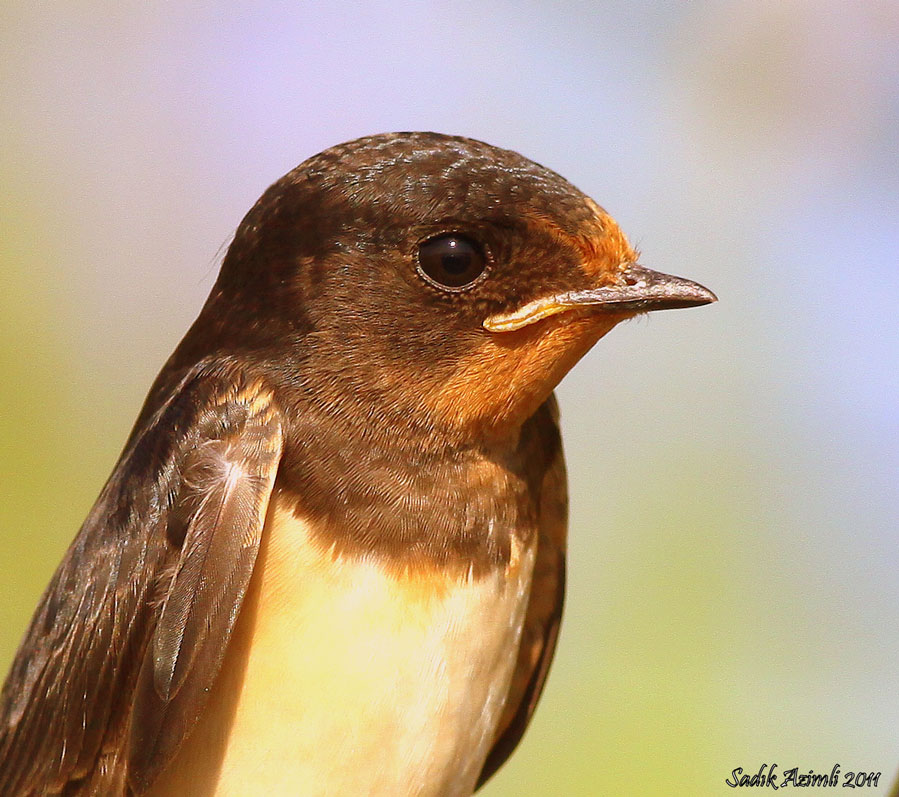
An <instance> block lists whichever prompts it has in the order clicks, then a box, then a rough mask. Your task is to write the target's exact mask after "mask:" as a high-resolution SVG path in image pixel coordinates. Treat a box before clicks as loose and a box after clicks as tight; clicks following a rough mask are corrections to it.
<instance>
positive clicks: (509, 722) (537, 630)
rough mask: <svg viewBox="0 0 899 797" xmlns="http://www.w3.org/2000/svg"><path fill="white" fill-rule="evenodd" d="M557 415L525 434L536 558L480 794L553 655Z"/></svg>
mask: <svg viewBox="0 0 899 797" xmlns="http://www.w3.org/2000/svg"><path fill="white" fill-rule="evenodd" d="M558 422H559V411H558V407H557V405H556V401H555V397H550V399H549V400H548V401H547V402H546V403H545V404H544V405H543V406H542V407H541V408H540V410H539V411H538V412H537V413H536V415H535V416H534V417H533V418H532V419H531V421H530V425H529V426H527V427H525V429H523V430H522V431H523V435H524V434H527V435H528V436H529V438H530V440H529V442H530V444H531V445H532V446H533V448H532V450H531V451H530V452H529V453H530V461H531V462H532V464H533V469H534V471H535V482H536V484H535V487H536V488H537V494H538V495H539V496H540V499H539V500H540V504H539V508H538V509H539V528H538V537H537V558H536V561H535V563H534V575H533V579H532V581H531V594H530V597H529V599H528V608H527V612H526V614H525V619H524V628H523V630H522V635H521V644H520V647H519V649H518V661H517V663H516V665H515V671H514V672H513V674H512V683H511V685H510V687H509V696H508V698H507V699H506V705H505V708H504V710H503V715H502V717H501V718H500V722H499V727H498V729H497V732H496V736H495V738H494V742H493V747H492V748H491V750H490V753H489V754H488V755H487V760H486V761H485V762H484V767H483V769H482V770H481V774H480V776H479V778H478V788H480V787H481V786H482V785H483V784H484V783H485V782H486V781H487V780H488V779H489V778H490V777H491V776H492V775H493V774H494V773H495V772H496V770H497V769H499V768H500V767H501V766H502V765H503V763H505V761H506V759H507V758H508V757H509V756H510V755H511V754H512V751H513V750H514V749H515V748H516V747H517V746H518V743H519V742H520V741H521V737H522V736H523V735H524V732H525V729H526V728H527V726H528V723H530V721H531V717H532V716H533V714H534V710H535V709H536V707H537V701H538V700H539V699H540V695H541V694H542V692H543V686H544V685H545V683H546V676H547V674H548V673H549V666H550V664H551V663H552V659H553V654H554V653H555V650H556V641H557V639H558V636H559V626H560V623H561V621H562V606H563V603H564V600H565V552H566V537H567V532H568V490H567V476H566V473H565V459H564V456H563V454H562V440H561V436H560V434H559V427H558Z"/></svg>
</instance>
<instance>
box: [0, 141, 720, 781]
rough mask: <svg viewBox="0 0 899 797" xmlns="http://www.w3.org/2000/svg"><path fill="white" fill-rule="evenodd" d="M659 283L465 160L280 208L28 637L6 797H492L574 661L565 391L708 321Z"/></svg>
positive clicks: (430, 149) (183, 361)
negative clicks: (575, 368)
mask: <svg viewBox="0 0 899 797" xmlns="http://www.w3.org/2000/svg"><path fill="white" fill-rule="evenodd" d="M635 260H636V253H634V252H633V250H631V249H630V247H629V246H628V244H627V241H626V240H625V238H624V236H623V235H622V234H621V232H620V231H619V230H618V228H617V226H616V225H615V223H614V222H613V221H612V220H611V218H610V217H609V216H608V215H606V214H605V212H604V211H602V210H601V209H600V208H598V206H597V205H596V204H595V203H593V202H592V200H590V199H589V198H587V197H585V196H584V195H583V194H582V193H581V192H579V191H578V190H577V189H575V188H574V187H573V186H571V185H570V184H569V183H567V182H566V181H565V180H563V179H562V178H561V177H559V176H558V175H556V174H554V173H553V172H551V171H549V170H547V169H544V168H543V167H540V166H538V165H536V164H534V163H532V162H531V161H528V160H526V159H525V158H523V157H521V156H520V155H517V154H516V153H513V152H509V151H505V150H499V149H496V148H494V147H490V146H488V145H486V144H483V143H480V142H476V141H472V140H469V139H463V138H455V137H450V136H442V135H438V134H433V133H397V134H389V135H381V136H372V137H369V138H365V139H359V140H358V141H354V142H349V143H348V144H344V145H341V146H338V147H334V148H332V149H330V150H327V151H326V152H323V153H321V154H320V155H317V156H315V157H314V158H311V159H310V160H308V161H306V162H305V163H304V164H302V165H301V166H299V167H298V168H297V169H295V170H294V171H293V172H291V173H290V174H288V175H287V176H285V177H284V178H283V179H281V180H280V181H278V182H277V183H275V185H273V186H272V187H271V188H270V189H269V190H268V191H267V192H266V193H265V194H264V195H263V197H262V198H261V199H260V200H259V202H258V203H257V204H256V205H255V207H254V208H253V209H252V210H251V211H250V212H249V214H248V215H247V217H246V218H245V219H244V221H243V222H242V224H241V225H240V227H239V229H238V230H237V233H236V235H235V238H234V241H233V243H232V244H231V247H230V249H229V251H228V254H227V255H226V257H225V261H224V263H223V266H222V269H221V273H220V275H219V278H218V280H217V282H216V284H215V286H214V287H213V290H212V293H211V294H210V297H209V299H208V300H207V302H206V305H205V306H204V308H203V310H202V312H201V313H200V316H199V317H198V319H197V321H196V322H195V323H194V325H193V327H192V328H191V330H190V331H189V332H188V334H187V336H186V337H185V338H184V340H183V341H182V343H181V344H180V346H179V347H178V349H177V350H176V351H175V353H174V354H173V355H172V357H171V359H170V360H169V362H168V363H167V364H166V366H165V368H164V369H163V371H162V373H161V374H160V375H159V377H158V378H157V380H156V382H155V383H154V385H153V387H152V388H151V390H150V394H149V396H148V398H147V401H146V403H145V405H144V408H143V410H142V411H141V414H140V416H139V418H138V420H137V422H136V424H135V427H134V430H133V431H132V434H131V436H130V438H129V440H128V442H127V444H126V446H125V449H124V452H123V454H122V457H121V459H120V461H119V463H118V465H117V466H116V468H115V470H114V471H113V474H112V476H111V478H110V480H109V482H108V483H107V484H106V486H105V488H104V489H103V492H102V493H101V495H100V497H99V499H98V501H97V503H96V505H95V506H94V508H93V509H92V510H91V513H90V515H89V516H88V518H87V520H86V521H85V523H84V525H83V526H82V528H81V531H80V532H79V534H78V536H77V537H76V539H75V541H74V542H73V544H72V546H71V548H70V549H69V551H68V553H67V554H66V557H65V558H64V560H63V562H62V564H61V565H60V567H59V569H58V570H57V572H56V574H55V576H54V577H53V580H52V581H51V583H50V585H49V587H48V589H47V591H46V593H45V594H44V596H43V598H42V600H41V603H40V605H39V607H38V609H37V612H36V613H35V616H34V619H33V621H32V624H31V626H30V628H29V630H28V631H27V633H26V635H25V638H24V640H23V642H22V645H21V647H20V649H19V652H18V654H17V656H16V659H15V661H14V663H13V666H12V669H11V671H10V674H9V677H8V678H7V681H6V684H5V686H4V689H3V693H2V697H0V794H2V795H4V797H7V796H9V797H14V796H18V795H39V794H48V793H49V794H53V793H61V794H97V795H115V794H146V793H152V794H177V793H179V791H180V792H181V793H186V792H185V789H189V790H190V793H191V794H213V793H233V789H234V788H235V784H240V793H246V794H250V793H253V789H258V790H259V792H258V793H269V794H271V793H279V790H280V791H283V793H291V794H307V793H308V794H313V793H316V794H317V793H322V794H356V793H363V791H370V792H378V790H380V791H381V792H382V793H391V794H393V793H403V792H405V793H409V794H434V795H456V794H458V795H464V794H470V793H471V792H472V790H473V789H475V788H476V787H477V785H479V784H480V783H482V782H483V781H484V780H486V779H487V778H488V777H490V775H491V774H492V773H493V772H494V771H495V770H496V769H497V768H498V767H499V766H500V765H501V764H502V762H503V761H504V760H505V759H506V758H507V757H508V755H509V754H510V753H511V751H512V750H513V749H514V747H515V746H516V744H517V743H518V741H519V739H520V738H521V735H522V733H523V732H524V730H525V728H526V726H527V724H528V721H529V719H530V717H531V715H532V713H533V711H534V707H535V705H536V702H537V700H538V698H539V696H540V692H541V690H542V687H543V684H544V681H545V678H546V674H547V671H548V668H549V664H550V661H551V659H552V655H553V650H554V647H555V642H556V637H557V634H558V629H559V622H560V619H561V607H562V599H563V591H564V573H565V530H566V511H567V510H566V508H567V501H566V494H565V471H564V461H563V458H562V450H561V442H560V439H559V433H558V426H557V414H556V408H555V402H554V399H553V398H552V395H551V393H552V390H553V388H554V387H555V385H556V384H557V383H558V381H559V380H560V379H561V378H562V376H564V374H565V373H566V372H567V371H568V369H569V368H570V367H571V366H572V365H573V364H574V363H575V362H576V361H577V360H578V359H579V358H580V357H581V356H582V355H583V354H584V353H585V352H586V351H587V350H588V349H589V348H590V347H591V346H592V345H593V344H594V343H595V342H596V340H598V339H599V338H600V337H601V336H602V335H604V334H605V333H606V332H608V331H609V330H610V329H611V328H612V327H613V326H614V325H615V324H617V323H618V322H619V321H621V320H623V319H625V318H628V317H630V316H633V315H634V314H636V313H639V312H644V311H647V310H654V309H662V308H665V307H683V306H691V305H699V304H705V303H707V302H709V301H713V300H714V297H713V296H712V294H711V293H709V292H708V291H707V290H705V289H704V288H702V287H701V286H698V285H696V284H695V283H690V282H688V281H686V280H681V279H679V278H675V277H668V276H667V275H660V274H656V273H655V272H650V271H648V270H646V269H642V268H641V267H638V266H637V265H636V264H635ZM345 598H346V601H345V600H344V599H345ZM350 598H352V600H353V601H355V602H350ZM330 606H333V607H334V616H333V618H330V617H323V616H322V613H323V612H325V613H327V612H329V611H330V609H328V607H330ZM353 606H358V608H357V609H354V608H352V607H353ZM313 607H318V608H316V609H314V610H313ZM323 607H324V608H323ZM360 618H364V619H360ZM381 641H383V644H382V643H381ZM263 654H264V655H263ZM359 662H362V664H359ZM359 667H361V669H359ZM354 668H355V669H354ZM273 672H274V675H272V673H273ZM401 672H402V673H404V675H402V676H401V675H400V673H401ZM316 673H317V674H318V675H316ZM354 674H355V675H354ZM332 677H333V682H332V680H330V679H331V678H332ZM314 679H318V680H319V681H320V682H312V681H313V680H314ZM341 679H343V680H341ZM325 682H326V683H327V684H328V685H329V686H327V688H326V686H325ZM369 682H370V683H371V686H368V684H369ZM329 689H330V690H331V691H330V693H329V692H328V690H329ZM404 701H405V702H404ZM340 711H345V712H346V715H345V716H344V715H341V714H340V713H339V712H340ZM363 717H364V718H366V719H365V721H362V718H363ZM269 720H270V722H269ZM416 723H418V724H416ZM269 724H271V725H273V726H277V727H273V728H272V729H268V728H267V727H266V726H267V725H269ZM381 726H383V728H382V729H381V730H377V729H378V728H381ZM404 726H408V727H404ZM413 726H414V729H413ZM366 729H368V730H366ZM326 739H333V742H332V743H331V748H329V749H322V748H324V747H325V746H326V741H325V740H326ZM282 745H286V747H285V748H284V749H285V750H287V751H288V752H287V753H286V754H284V755H282V754H281V752H280V751H281V749H282ZM272 758H274V760H271V759H272ZM278 777H280V778H281V780H275V779H276V778H278ZM284 783H287V784H289V786H284V785H283V784H284ZM185 784H188V785H185ZM272 784H275V785H272ZM277 784H282V785H280V786H279V785H277ZM229 789H231V792H229Z"/></svg>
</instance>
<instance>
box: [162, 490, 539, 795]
mask: <svg viewBox="0 0 899 797" xmlns="http://www.w3.org/2000/svg"><path fill="white" fill-rule="evenodd" d="M535 538H536V535H533V534H531V535H527V536H526V537H524V539H527V540H529V542H527V543H526V544H519V543H517V542H513V551H512V557H511V561H510V562H509V564H508V565H507V566H505V567H501V568H496V569H495V570H493V571H491V572H488V573H485V574H480V575H477V576H465V575H463V576H458V575H449V574H447V573H445V572H443V571H441V570H439V569H431V570H419V571H414V572H413V571H408V570H407V571H405V572H403V571H399V572H397V571H396V570H391V569H390V568H389V567H387V566H386V565H385V563H384V562H383V561H380V560H379V559H378V558H376V557H370V558H367V557H364V556H351V557H350V556H346V555H339V554H337V553H336V552H335V550H334V549H329V548H326V547H324V546H323V545H322V543H321V542H320V539H321V535H316V534H315V533H314V530H313V528H312V527H311V523H310V522H309V521H306V520H303V519H302V518H301V517H299V516H298V513H296V512H295V511H294V510H292V509H291V508H290V507H289V506H288V505H287V503H286V502H285V501H283V500H282V499H279V497H278V494H277V493H276V494H275V496H273V500H272V504H271V505H270V508H269V513H268V518H267V521H266V528H265V534H264V541H263V548H262V550H261V551H260V555H259V560H258V562H257V565H256V570H255V572H254V576H253V582H252V585H251V589H250V592H249V594H248V596H247V598H246V601H245V604H244V607H243V609H242V611H241V616H240V618H239V621H238V625H237V627H236V629H235V635H234V637H233V640H232V642H231V645H230V647H229V650H228V653H227V655H226V659H225V664H224V667H223V671H222V674H221V676H220V677H219V679H218V681H217V682H216V686H215V688H214V690H213V694H212V695H211V697H210V703H209V706H208V707H207V709H206V711H205V712H204V714H203V716H202V718H201V720H200V722H199V724H198V726H197V728H196V729H195V731H194V732H193V734H192V735H191V736H190V737H189V738H188V740H187V741H186V742H185V745H184V747H183V748H182V750H181V752H180V753H179V754H178V756H177V758H176V759H175V761H174V762H173V764H172V766H171V767H170V768H169V769H168V770H167V772H166V773H164V775H163V777H162V778H161V780H160V782H159V783H158V784H157V787H156V788H155V789H154V791H153V794H155V795H175V794H177V795H183V794H191V795H208V794H216V795H241V796H242V797H243V796H246V795H263V794H264V795H281V794H283V795H329V796H334V795H337V796H338V797H339V796H340V795H353V797H358V796H359V795H382V794H383V795H441V797H443V796H445V795H467V794H471V792H472V791H473V789H474V785H475V781H476V779H477V776H478V774H479V772H480V769H481V767H482V765H483V762H484V759H485V757H486V755H487V753H488V752H489V749H490V747H491V744H492V741H493V737H494V733H495V731H496V726H497V723H498V721H499V717H500V713H501V711H502V708H503V705H504V702H505V699H506V694H507V691H508V686H509V681H510V678H511V674H512V669H513V667H514V664H515V658H516V654H517V650H518V644H519V640H520V635H521V628H522V622H523V618H524V613H525V609H526V605H527V599H528V594H529V589H530V582H531V573H532V569H533V564H534V555H535V545H536V542H535Z"/></svg>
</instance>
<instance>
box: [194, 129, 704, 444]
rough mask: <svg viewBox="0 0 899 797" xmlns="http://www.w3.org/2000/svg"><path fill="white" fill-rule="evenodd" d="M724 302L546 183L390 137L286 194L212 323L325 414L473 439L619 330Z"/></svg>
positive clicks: (254, 224) (234, 248)
mask: <svg viewBox="0 0 899 797" xmlns="http://www.w3.org/2000/svg"><path fill="white" fill-rule="evenodd" d="M714 300H715V297H714V295H713V294H712V293H711V292H710V291H708V290H707V289H705V288H703V287H702V286H700V285H698V284H696V283H694V282H690V281H688V280H685V279H681V278H679V277H672V276H669V275H665V274H659V273H657V272H653V271H650V270H648V269H646V268H643V267H642V266H640V265H638V262H637V253H636V252H635V251H634V250H633V249H632V248H631V246H630V245H629V244H628V242H627V240H626V238H625V237H624V235H623V233H622V232H621V231H620V230H619V228H618V225H617V224H616V223H615V221H614V220H613V219H612V218H611V217H610V216H609V215H608V214H607V213H606V212H605V211H604V210H603V209H602V208H600V207H599V206H598V205H597V204H596V203H595V202H594V201H593V200H592V199H590V198H589V197H587V196H585V195H584V194H583V193H582V192H581V191H579V190H578V189H577V188H575V187H574V186H573V185H571V184H570V183H568V182H567V181H566V180H564V179H563V178H561V177H560V176H559V175H557V174H555V173H554V172H552V171H550V170H549V169H546V168H544V167H542V166H539V165H538V164H536V163H533V162H532V161H530V160H528V159H526V158H524V157H522V156H521V155H518V154H517V153H515V152H511V151H508V150H503V149H498V148H496V147H492V146H489V145H487V144H484V143H482V142H479V141H473V140H470V139H465V138H458V137H452V136H445V135H438V134H434V133H394V134H386V135H378V136H371V137H368V138H363V139H359V140H356V141H352V142H349V143H347V144H343V145H340V146H337V147H334V148H332V149H329V150H326V151H325V152H323V153H321V154H319V155H316V156H315V157H313V158H311V159H309V160H308V161H306V162H305V163H303V164H301V165H300V166H299V167H297V168H296V169H295V170H294V171H292V172H290V173H289V174H288V175H286V176H285V177H284V178H282V179H281V180H280V181H278V182H277V183H275V184H274V185H273V186H272V187H271V188H270V189H269V190H268V191H267V192H266V193H265V194H264V195H263V196H262V198H261V199H260V200H259V202H258V203H257V204H256V206H255V207H254V208H253V209H252V210H251V211H250V213H249V214H248V215H247V217H246V218H245V219H244V221H243V222H242V224H241V225H240V228H239V229H238V230H237V233H236V235H235V238H234V242H233V243H232V245H231V247H230V250H229V252H228V254H227V256H226V258H225V261H224V264H223V267H222V271H221V274H220V276H219V280H218V282H217V283H216V287H215V288H214V290H213V294H212V297H211V298H210V302H209V303H208V304H207V307H206V309H205V310H204V314H206V315H207V316H210V321H212V320H213V319H214V324H215V325H216V329H217V330H218V332H217V334H218V336H219V338H220V339H221V340H222V341H226V340H232V341H233V343H232V344H230V345H232V346H239V347H241V348H244V349H247V348H249V349H252V350H253V351H254V352H255V356H256V358H257V359H262V360H264V361H265V362H266V364H267V365H268V367H269V368H271V369H273V370H274V371H275V372H277V373H278V374H280V376H281V377H282V380H283V381H285V383H287V384H289V385H290V386H291V387H293V388H295V389H297V390H300V391H304V392H306V393H309V392H310V391H312V390H313V387H314V390H315V392H316V396H315V399H316V400H317V401H318V402H319V404H321V405H322V406H324V407H326V408H331V409H334V410H335V411H339V409H340V407H341V406H346V405H347V404H348V403H349V402H352V403H354V405H355V406H357V407H358V406H364V407H365V408H367V410H368V412H369V414H371V413H375V414H377V413H385V417H388V416H389V417H390V418H391V420H393V419H395V418H396V417H403V418H406V419H408V420H409V421H410V422H414V423H416V424H419V425H423V426H426V427H428V428H431V429H434V430H441V431H443V432H445V433H447V434H449V435H452V436H456V437H458V436H463V437H464V436H468V435H479V436H483V435H485V434H486V435H489V434H493V433H495V434H504V433H506V432H509V431H514V429H515V428H516V427H517V426H520V424H521V423H522V422H523V421H524V420H525V419H527V418H528V417H529V416H530V415H531V414H532V413H533V412H534V411H535V410H536V409H537V407H538V406H539V405H540V404H541V403H542V402H543V401H545V400H546V399H547V398H548V396H549V395H550V393H551V392H552V390H553V388H554V387H555V386H556V385H557V384H558V382H559V381H560V380H561V378H562V377H563V376H564V375H565V373H566V372H567V371H568V370H569V369H570V368H571V367H572V366H573V365H574V364H575V363H576V362H577V361H578V360H579V359H580V358H581V357H582V356H583V355H584V354H585V353H586V352H587V350H588V349H590V347H591V346H592V345H593V344H594V343H595V342H596V341H597V340H598V339H599V338H600V337H602V336H603V335H604V334H605V333H606V332H608V331H609V330H610V329H612V327H614V326H615V325H616V324H617V323H619V322H620V321H622V320H624V319H627V318H630V317H632V316H634V315H636V314H638V313H643V312H647V311H649V310H660V309H665V308H673V307H689V306H695V305H702V304H706V303H708V302H712V301H714ZM202 318H203V316H201V319H202ZM237 330H239V334H233V335H231V334H230V332H231V331H237ZM313 375H314V378H312V377H313ZM372 422H374V423H376V422H377V419H376V418H373V419H372Z"/></svg>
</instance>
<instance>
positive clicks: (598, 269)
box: [528, 198, 639, 287]
mask: <svg viewBox="0 0 899 797" xmlns="http://www.w3.org/2000/svg"><path fill="white" fill-rule="evenodd" d="M586 201H587V203H588V205H589V206H590V208H591V210H593V212H594V213H595V214H596V215H595V217H594V218H593V219H591V220H590V221H589V222H588V223H587V224H586V225H585V227H584V229H583V230H582V231H578V232H569V231H568V230H564V229H562V227H560V226H559V225H558V223H557V222H556V221H555V220H554V219H552V218H550V217H549V216H544V215H542V214H533V213H532V214H530V215H529V216H528V218H529V220H530V221H531V223H532V224H534V226H536V227H538V228H539V229H540V230H542V231H543V232H544V233H548V234H549V235H550V236H551V237H552V238H554V239H555V240H557V241H558V242H559V243H560V244H562V245H563V246H564V247H566V248H567V249H572V250H574V251H575V252H578V253H579V254H580V257H581V263H582V268H583V270H584V273H585V274H586V275H587V277H588V278H589V279H590V280H591V282H593V283H594V284H595V285H596V287H602V286H604V285H612V284H615V283H616V282H617V281H618V279H617V278H618V274H619V273H620V272H621V270H622V269H623V268H624V266H625V265H627V264H628V263H636V262H637V258H638V257H639V253H638V252H637V251H636V250H635V249H634V248H633V247H632V246H631V245H630V244H629V243H628V240H627V238H626V237H625V235H624V233H623V232H622V231H621V228H620V227H619V226H618V223H617V222H616V221H615V219H613V218H612V217H611V216H610V215H609V214H608V213H606V212H605V211H604V210H603V209H602V208H601V207H600V206H599V205H597V204H596V203H595V202H594V201H593V200H592V199H589V198H587V200H586Z"/></svg>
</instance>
